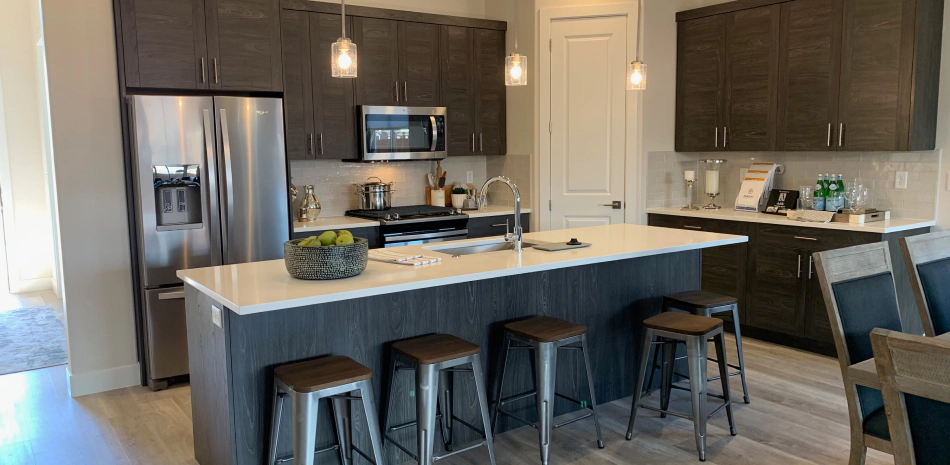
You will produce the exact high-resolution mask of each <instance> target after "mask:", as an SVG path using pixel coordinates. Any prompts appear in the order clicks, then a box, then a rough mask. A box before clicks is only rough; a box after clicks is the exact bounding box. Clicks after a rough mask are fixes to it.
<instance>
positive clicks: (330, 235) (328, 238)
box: [318, 231, 336, 245]
mask: <svg viewBox="0 0 950 465" xmlns="http://www.w3.org/2000/svg"><path fill="white" fill-rule="evenodd" d="M318 239H320V243H321V244H323V245H333V244H334V243H335V242H336V233H335V232H333V231H327V232H325V233H323V234H321V235H320V237H319V238H318Z"/></svg>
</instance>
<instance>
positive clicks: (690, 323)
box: [643, 312, 722, 336]
mask: <svg viewBox="0 0 950 465" xmlns="http://www.w3.org/2000/svg"><path fill="white" fill-rule="evenodd" d="M643 327H644V328H649V329H655V330H658V331H666V332H670V333H677V334H685V335H687V336H702V335H704V334H708V333H709V332H711V331H714V330H716V329H718V328H721V327H722V320H720V319H718V318H709V317H705V316H697V315H690V314H688V313H679V312H663V313H661V314H659V315H657V316H655V317H652V318H647V319H646V320H644V321H643Z"/></svg>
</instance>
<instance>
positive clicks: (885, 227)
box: [647, 207, 937, 234]
mask: <svg viewBox="0 0 950 465" xmlns="http://www.w3.org/2000/svg"><path fill="white" fill-rule="evenodd" d="M647 213H648V214H655V215H672V216H685V217H691V218H708V219H713V220H727V221H745V222H749V223H765V224H777V225H782V226H799V227H803V228H818V229H837V230H839V231H856V232H864V233H873V234H889V233H895V232H900V231H907V230H909V229H918V228H927V227H930V226H933V225H935V224H937V222H936V221H934V220H916V219H910V218H906V219H905V218H899V219H890V220H885V221H874V222H871V223H865V224H850V223H835V222H831V223H809V222H805V221H793V220H790V219H788V218H786V217H784V216H780V215H769V214H766V213H750V212H740V211H735V210H728V209H725V208H723V209H721V210H699V211H697V210H693V211H683V210H681V209H680V207H668V208H650V209H647Z"/></svg>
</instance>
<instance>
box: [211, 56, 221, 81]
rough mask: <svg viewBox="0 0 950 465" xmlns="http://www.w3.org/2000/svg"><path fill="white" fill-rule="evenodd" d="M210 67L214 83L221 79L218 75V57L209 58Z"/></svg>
mask: <svg viewBox="0 0 950 465" xmlns="http://www.w3.org/2000/svg"><path fill="white" fill-rule="evenodd" d="M211 68H212V69H213V70H214V83H215V84H217V83H218V82H220V81H221V77H220V76H219V75H218V59H217V58H212V59H211Z"/></svg>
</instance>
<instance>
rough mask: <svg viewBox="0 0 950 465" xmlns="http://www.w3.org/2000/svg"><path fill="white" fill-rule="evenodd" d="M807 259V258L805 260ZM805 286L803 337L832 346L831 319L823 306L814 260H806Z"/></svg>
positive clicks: (833, 341) (833, 340)
mask: <svg viewBox="0 0 950 465" xmlns="http://www.w3.org/2000/svg"><path fill="white" fill-rule="evenodd" d="M806 261H808V260H806ZM806 274H807V279H806V281H807V284H806V286H805V337H807V338H808V339H811V340H814V341H819V342H821V343H824V344H826V345H829V346H832V345H834V343H835V336H834V333H832V331H831V319H830V318H829V317H828V310H827V307H826V306H825V296H824V294H822V291H821V285H820V284H819V283H818V273H816V272H815V264H814V260H811V261H808V270H807V273H806Z"/></svg>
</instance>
